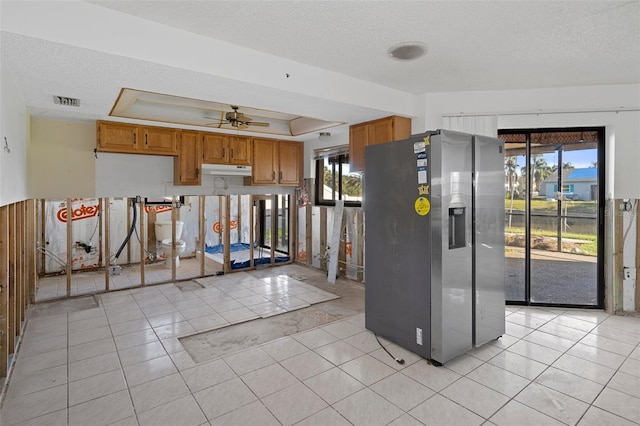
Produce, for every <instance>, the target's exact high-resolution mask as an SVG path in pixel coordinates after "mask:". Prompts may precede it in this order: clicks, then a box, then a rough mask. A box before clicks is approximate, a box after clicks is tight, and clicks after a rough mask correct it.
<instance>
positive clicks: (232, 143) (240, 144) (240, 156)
mask: <svg viewBox="0 0 640 426" xmlns="http://www.w3.org/2000/svg"><path fill="white" fill-rule="evenodd" d="M229 163H230V164H236V165H239V166H250V165H251V138H247V137H242V136H229Z"/></svg>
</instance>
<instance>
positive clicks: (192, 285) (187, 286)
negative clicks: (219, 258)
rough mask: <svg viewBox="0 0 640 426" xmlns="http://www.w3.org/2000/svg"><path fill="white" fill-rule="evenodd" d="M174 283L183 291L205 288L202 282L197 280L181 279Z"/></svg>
mask: <svg viewBox="0 0 640 426" xmlns="http://www.w3.org/2000/svg"><path fill="white" fill-rule="evenodd" d="M173 285H175V286H176V287H177V288H178V290H180V291H182V292H183V293H184V292H189V291H194V290H200V289H203V288H205V287H204V286H203V285H202V284H200V283H199V282H197V281H195V280H188V281H179V282H177V283H173Z"/></svg>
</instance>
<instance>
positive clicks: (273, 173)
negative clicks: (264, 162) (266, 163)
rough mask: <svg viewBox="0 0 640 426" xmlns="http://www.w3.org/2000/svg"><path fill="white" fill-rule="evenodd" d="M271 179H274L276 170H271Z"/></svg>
mask: <svg viewBox="0 0 640 426" xmlns="http://www.w3.org/2000/svg"><path fill="white" fill-rule="evenodd" d="M271 179H273V180H276V171H275V170H274V171H272V172H271Z"/></svg>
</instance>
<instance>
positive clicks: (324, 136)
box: [318, 132, 331, 142]
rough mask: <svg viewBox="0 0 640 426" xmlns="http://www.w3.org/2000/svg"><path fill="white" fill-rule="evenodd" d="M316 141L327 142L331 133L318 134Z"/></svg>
mask: <svg viewBox="0 0 640 426" xmlns="http://www.w3.org/2000/svg"><path fill="white" fill-rule="evenodd" d="M318 140H320V142H328V141H330V140H331V133H329V132H320V133H319V134H318Z"/></svg>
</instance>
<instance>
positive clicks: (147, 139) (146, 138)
mask: <svg viewBox="0 0 640 426" xmlns="http://www.w3.org/2000/svg"><path fill="white" fill-rule="evenodd" d="M144 144H145V145H149V135H148V134H146V133H145V134H144Z"/></svg>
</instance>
